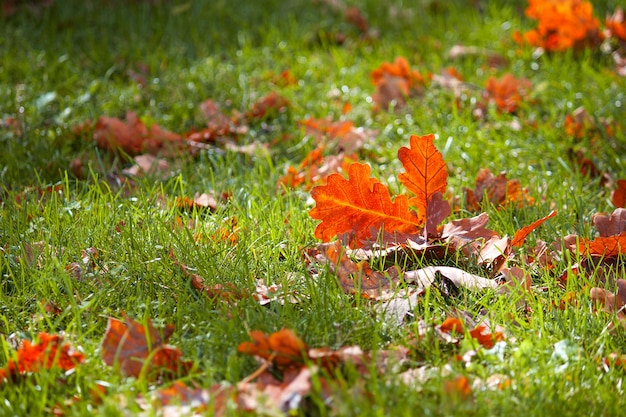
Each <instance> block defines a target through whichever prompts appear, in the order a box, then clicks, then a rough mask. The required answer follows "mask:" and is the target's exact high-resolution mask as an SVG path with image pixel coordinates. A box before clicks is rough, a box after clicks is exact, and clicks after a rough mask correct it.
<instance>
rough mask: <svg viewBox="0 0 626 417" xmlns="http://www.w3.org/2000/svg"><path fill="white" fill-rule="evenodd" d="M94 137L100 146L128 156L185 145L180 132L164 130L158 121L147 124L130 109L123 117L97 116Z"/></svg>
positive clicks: (174, 148)
mask: <svg viewBox="0 0 626 417" xmlns="http://www.w3.org/2000/svg"><path fill="white" fill-rule="evenodd" d="M93 138H94V139H95V141H96V144H97V145H98V147H99V148H102V149H105V150H108V151H112V152H117V151H120V150H121V151H123V152H125V153H127V154H128V155H130V156H135V155H139V154H142V153H150V154H152V155H156V154H158V153H168V152H170V153H173V152H174V151H180V150H181V149H182V148H183V145H184V139H183V137H182V136H180V135H178V134H176V133H173V132H170V131H167V130H164V129H162V128H160V127H159V126H158V125H157V124H153V125H152V126H150V127H149V128H148V127H147V126H146V125H145V124H144V123H143V122H142V121H141V120H140V119H139V117H137V115H136V114H135V113H133V112H130V111H129V112H127V113H126V121H124V120H120V119H118V118H116V117H107V116H100V117H99V118H98V121H97V122H96V126H95V129H94V134H93Z"/></svg>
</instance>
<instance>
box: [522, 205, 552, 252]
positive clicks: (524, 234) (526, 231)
mask: <svg viewBox="0 0 626 417" xmlns="http://www.w3.org/2000/svg"><path fill="white" fill-rule="evenodd" d="M554 216H556V210H552V211H551V212H550V214H548V215H547V216H545V217H542V218H540V219H539V220H535V221H534V222H532V223H531V224H529V225H528V226H525V227H522V228H521V229H519V230H518V231H517V232H515V235H514V236H513V240H512V241H511V245H512V246H522V245H523V244H524V241H525V240H526V238H527V237H528V235H529V234H530V233H531V232H532V231H533V230H535V229H536V228H538V227H539V226H541V224H542V223H543V222H545V221H546V220H548V219H551V218H552V217H554Z"/></svg>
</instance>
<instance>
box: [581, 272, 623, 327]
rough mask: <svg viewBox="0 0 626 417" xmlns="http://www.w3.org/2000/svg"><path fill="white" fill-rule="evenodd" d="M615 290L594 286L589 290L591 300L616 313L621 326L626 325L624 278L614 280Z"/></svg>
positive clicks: (603, 308) (609, 311)
mask: <svg viewBox="0 0 626 417" xmlns="http://www.w3.org/2000/svg"><path fill="white" fill-rule="evenodd" d="M616 287H617V291H616V293H615V294H614V293H612V292H611V291H608V290H606V289H604V288H598V287H594V288H592V289H591V290H590V291H589V296H590V298H591V299H592V300H594V301H596V302H598V303H599V304H600V305H602V310H603V311H605V312H607V313H610V314H616V315H617V318H618V320H620V322H621V323H622V326H624V327H626V312H625V311H624V308H625V306H626V279H618V280H617V282H616Z"/></svg>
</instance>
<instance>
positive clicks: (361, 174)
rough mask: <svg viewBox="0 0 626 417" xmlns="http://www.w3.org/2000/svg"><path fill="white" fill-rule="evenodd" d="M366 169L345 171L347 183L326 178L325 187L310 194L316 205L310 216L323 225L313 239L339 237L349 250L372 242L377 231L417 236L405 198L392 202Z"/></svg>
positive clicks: (357, 167) (335, 176) (360, 166)
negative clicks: (346, 172)
mask: <svg viewBox="0 0 626 417" xmlns="http://www.w3.org/2000/svg"><path fill="white" fill-rule="evenodd" d="M370 173H371V168H370V167H369V165H366V164H360V163H355V164H352V165H350V167H349V168H348V179H346V178H344V177H343V176H341V175H339V174H332V175H330V176H329V177H328V180H327V183H326V185H320V186H317V187H315V188H313V190H312V191H311V197H313V199H314V200H315V202H316V205H315V207H314V208H313V209H312V210H311V211H309V215H310V216H311V217H312V218H313V219H316V220H321V221H322V222H321V223H320V224H318V225H317V228H316V229H315V237H317V238H318V239H321V240H323V241H324V242H328V241H330V240H331V239H333V238H335V237H337V236H342V237H344V238H347V240H348V241H349V243H350V245H351V246H352V247H360V246H362V245H363V243H364V242H366V241H368V240H375V239H376V237H377V234H378V231H379V230H380V229H381V228H384V229H385V231H388V232H394V231H397V232H404V233H414V232H417V230H418V226H419V225H420V221H419V219H418V218H417V215H416V214H415V212H413V211H412V210H410V209H409V202H408V199H407V197H406V196H398V197H396V198H395V199H394V200H393V201H392V200H391V197H390V195H389V190H388V189H387V187H386V186H384V185H383V184H382V183H381V182H380V181H378V180H377V179H375V178H371V177H370Z"/></svg>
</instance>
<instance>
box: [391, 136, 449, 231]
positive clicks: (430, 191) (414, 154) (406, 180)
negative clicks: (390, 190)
mask: <svg viewBox="0 0 626 417" xmlns="http://www.w3.org/2000/svg"><path fill="white" fill-rule="evenodd" d="M434 141H435V135H432V134H431V135H425V136H417V135H412V136H411V139H410V148H407V147H404V146H403V147H402V148H400V150H398V159H399V160H400V162H402V165H403V166H404V169H405V172H403V173H401V174H400V175H398V179H399V180H400V182H401V183H402V184H404V186H405V187H406V188H407V189H408V190H409V191H411V192H413V193H414V194H415V197H413V198H411V199H410V200H409V204H411V205H412V206H414V207H415V208H417V211H418V212H419V216H420V219H426V217H427V214H428V211H429V205H432V204H433V198H434V197H435V194H437V193H440V194H443V193H444V192H445V191H446V187H447V186H448V168H447V167H446V163H445V162H444V161H443V156H442V155H441V153H440V152H439V151H438V150H437V148H436V147H435V144H434ZM444 210H445V208H444ZM448 214H450V211H449V206H448V212H447V214H446V215H445V216H443V217H444V218H445V217H446V216H447V215H448ZM439 220H440V221H441V220H443V218H441V219H439ZM437 223H438V222H437Z"/></svg>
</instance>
